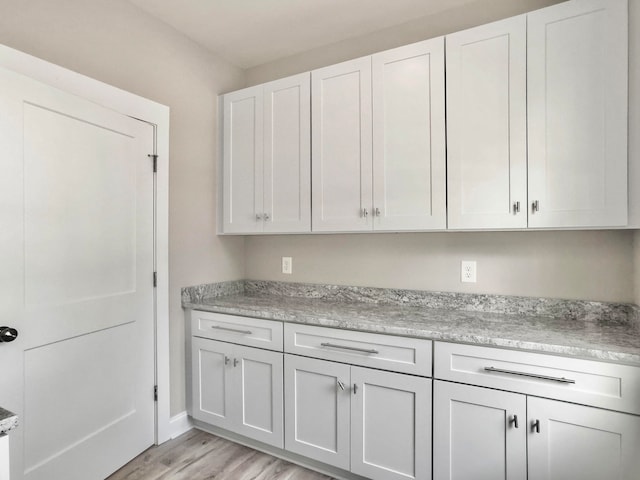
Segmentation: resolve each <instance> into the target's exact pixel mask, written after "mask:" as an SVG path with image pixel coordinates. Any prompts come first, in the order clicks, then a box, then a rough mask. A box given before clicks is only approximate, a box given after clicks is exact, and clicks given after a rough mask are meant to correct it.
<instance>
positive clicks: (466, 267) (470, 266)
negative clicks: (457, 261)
mask: <svg viewBox="0 0 640 480" xmlns="http://www.w3.org/2000/svg"><path fill="white" fill-rule="evenodd" d="M460 281H462V282H469V283H476V262H475V260H462V262H461V266H460Z"/></svg>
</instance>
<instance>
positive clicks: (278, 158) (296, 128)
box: [262, 72, 311, 233]
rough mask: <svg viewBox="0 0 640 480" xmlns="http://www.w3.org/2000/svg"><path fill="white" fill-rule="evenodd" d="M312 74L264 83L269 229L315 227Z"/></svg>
mask: <svg viewBox="0 0 640 480" xmlns="http://www.w3.org/2000/svg"><path fill="white" fill-rule="evenodd" d="M310 88H311V74H310V73H308V72H307V73H303V74H301V75H296V76H293V77H288V78H284V79H282V80H276V81H274V82H270V83H267V84H266V85H264V207H263V210H264V212H262V213H263V218H264V231H265V232H282V233H286V232H309V231H311V151H310V150H311V125H310V122H311V93H310Z"/></svg>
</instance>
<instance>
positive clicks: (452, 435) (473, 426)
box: [433, 380, 640, 480]
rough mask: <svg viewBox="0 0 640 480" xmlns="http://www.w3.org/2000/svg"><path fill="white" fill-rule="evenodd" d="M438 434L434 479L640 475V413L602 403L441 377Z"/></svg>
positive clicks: (627, 479)
mask: <svg viewBox="0 0 640 480" xmlns="http://www.w3.org/2000/svg"><path fill="white" fill-rule="evenodd" d="M433 438H434V451H433V473H434V478H435V479H452V480H463V479H470V480H471V479H472V480H479V479H487V480H496V479H501V478H503V479H509V480H511V479H527V478H528V479H529V480H556V479H563V480H574V479H575V480H602V479H619V480H637V479H638V478H640V457H639V456H638V454H637V449H638V445H639V444H640V417H637V416H635V415H629V414H626V413H620V412H613V411H609V410H602V409H599V408H595V407H588V406H584V405H575V404H572V403H567V402H562V401H558V400H547V399H542V398H537V397H531V396H528V395H524V394H519V393H511V392H503V391H499V390H493V389H489V388H484V387H477V386H471V385H460V384H455V383H449V382H443V381H440V380H435V381H434V424H433ZM527 457H528V458H527Z"/></svg>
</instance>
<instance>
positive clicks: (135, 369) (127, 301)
mask: <svg viewBox="0 0 640 480" xmlns="http://www.w3.org/2000/svg"><path fill="white" fill-rule="evenodd" d="M0 112H2V113H1V114H0V144H2V145H3V156H2V161H1V162H0V169H1V172H0V205H2V208H1V209H0V224H1V225H2V228H1V229H0V230H2V233H0V264H2V266H3V268H2V273H0V292H2V293H0V295H1V296H2V302H0V320H1V321H2V322H1V323H2V324H7V325H11V326H14V327H16V328H17V329H18V330H19V332H20V335H19V337H18V339H17V340H16V341H15V342H13V343H11V344H3V345H0V364H3V365H11V366H12V368H11V369H9V370H10V373H8V374H6V375H4V376H3V378H2V379H1V380H0V403H1V404H2V405H3V406H5V407H7V408H9V409H11V410H12V411H15V412H16V413H18V414H19V415H20V418H21V425H22V428H19V429H18V430H17V431H16V432H13V433H12V435H11V437H10V441H11V452H12V453H11V455H12V458H11V468H12V479H14V480H21V479H23V478H24V479H30V480H31V479H51V478H65V479H69V480H73V479H83V480H85V479H94V478H95V479H99V478H104V477H105V476H107V475H108V474H110V473H111V472H113V471H114V470H116V469H117V468H119V467H120V466H122V465H123V464H124V463H126V462H127V461H128V460H130V459H131V458H133V457H134V456H136V455H137V454H138V453H140V452H141V451H142V450H144V449H146V448H147V447H148V446H150V445H151V444H152V443H153V439H154V402H153V384H154V360H153V354H154V344H153V342H154V331H153V321H154V319H153V285H152V282H151V275H152V272H153V269H154V260H153V169H152V164H151V161H150V160H149V158H148V154H150V153H152V152H153V127H152V126H151V125H148V124H145V123H143V122H140V121H137V120H134V119H131V118H129V117H126V116H123V115H120V114H118V113H116V112H113V111H111V110H108V109H106V108H103V107H100V106H98V105H95V104H92V103H90V102H88V101H86V100H83V99H81V98H79V97H74V96H72V95H69V94H66V93H64V92H61V91H59V90H56V89H54V88H52V87H49V86H46V85H44V84H40V83H38V82H35V81H33V80H30V79H28V78H26V77H23V76H20V75H17V74H14V73H12V72H9V71H7V70H4V69H0ZM61 412H65V413H61ZM105 452H106V453H105Z"/></svg>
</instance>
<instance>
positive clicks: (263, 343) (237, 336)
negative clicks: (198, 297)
mask: <svg viewBox="0 0 640 480" xmlns="http://www.w3.org/2000/svg"><path fill="white" fill-rule="evenodd" d="M191 334H192V335H193V336H194V337H203V338H211V339H213V340H221V341H223V342H231V343H237V344H240V345H248V346H250V347H258V348H266V349H268V350H276V351H279V352H281V351H282V322H275V321H272V320H261V319H259V318H248V317H239V316H235V315H225V314H223V313H213V312H201V311H198V310H193V311H192V312H191Z"/></svg>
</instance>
